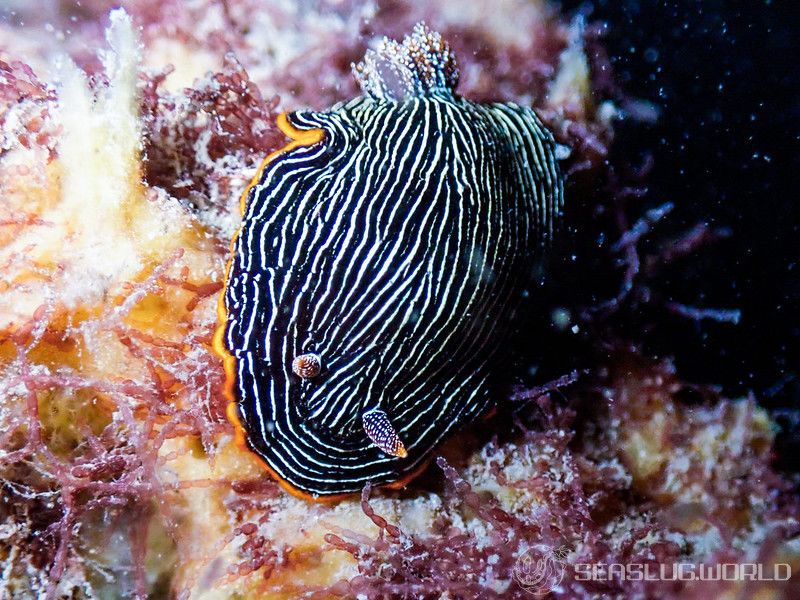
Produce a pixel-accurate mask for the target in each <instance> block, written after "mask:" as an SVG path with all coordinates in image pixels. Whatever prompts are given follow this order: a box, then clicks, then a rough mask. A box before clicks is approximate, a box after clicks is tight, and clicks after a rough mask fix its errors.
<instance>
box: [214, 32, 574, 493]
mask: <svg viewBox="0 0 800 600" xmlns="http://www.w3.org/2000/svg"><path fill="white" fill-rule="evenodd" d="M355 75H356V78H357V79H358V81H359V83H360V84H361V87H362V90H363V91H364V96H362V97H359V98H356V99H354V100H351V101H348V102H344V103H341V104H338V105H336V106H334V107H332V108H331V109H329V110H327V111H322V112H313V111H297V112H294V113H291V114H285V115H282V116H281V117H280V118H279V120H278V123H279V126H280V127H281V129H282V130H283V131H284V132H285V133H287V134H288V135H289V136H290V137H291V138H292V139H293V141H292V143H290V144H289V145H288V146H287V147H286V148H284V149H282V150H281V151H279V152H277V153H274V154H273V155H271V156H270V157H268V159H267V160H265V163H264V165H263V167H262V169H261V170H260V171H259V173H258V175H257V176H256V178H255V179H254V181H253V183H252V184H251V186H250V188H249V189H248V191H247V192H246V195H245V197H244V202H243V223H242V227H241V230H240V232H239V233H238V235H237V236H236V237H235V239H234V242H233V245H232V258H231V261H230V264H229V268H228V275H227V285H226V289H225V291H224V293H223V295H222V297H221V301H220V317H221V321H222V325H221V326H220V329H219V331H218V333H217V337H216V339H215V346H216V348H217V350H218V352H220V354H221V355H222V356H223V358H224V359H225V367H226V373H227V376H228V381H227V384H228V389H227V393H228V395H229V397H230V400H231V404H230V407H229V411H228V412H229V416H230V418H231V420H232V421H233V422H234V424H236V425H237V430H238V435H239V438H240V442H241V443H243V444H246V446H247V447H248V448H249V449H250V450H251V451H252V452H254V453H255V454H256V455H257V456H258V457H259V458H260V459H261V460H262V462H263V463H264V465H265V466H266V467H267V468H268V470H269V471H270V472H271V473H272V474H273V475H274V476H276V477H277V478H278V480H279V481H280V482H281V483H282V484H283V485H284V487H286V488H287V489H288V490H289V491H291V492H293V493H295V494H297V495H301V496H303V497H309V498H331V497H336V496H338V495H341V494H347V493H352V492H357V491H359V490H360V489H361V488H362V487H363V486H364V485H365V484H366V483H367V482H372V483H374V484H391V483H394V484H395V485H400V484H402V483H404V482H405V481H407V480H408V479H410V477H412V476H413V475H414V474H415V473H417V472H418V471H419V470H420V468H421V467H423V466H424V465H425V463H426V461H427V459H428V458H429V457H430V454H431V452H432V450H433V449H434V448H436V446H437V445H438V444H440V443H441V442H442V441H443V440H444V439H445V438H446V437H447V436H448V435H450V434H452V433H453V432H454V431H456V430H457V429H458V428H459V427H461V426H463V425H464V424H467V423H469V422H470V421H472V420H474V419H475V418H476V417H477V416H478V415H480V414H481V413H483V412H485V411H486V410H487V409H488V408H490V407H491V406H492V399H491V396H490V394H489V386H488V380H489V375H490V373H491V372H492V370H493V369H494V368H495V367H496V365H497V362H498V359H499V358H502V356H503V351H504V350H505V349H506V347H507V345H508V340H509V337H510V335H511V332H512V330H513V329H514V322H515V311H516V310H517V308H518V306H519V303H520V301H521V299H522V298H523V296H524V295H525V293H526V292H528V291H529V290H530V289H531V288H532V286H533V285H534V284H535V282H536V275H535V273H534V268H533V264H534V261H535V260H536V259H537V258H538V257H539V256H540V255H541V251H542V249H543V247H544V246H545V244H546V243H547V241H548V240H549V238H550V237H551V236H552V233H553V229H554V228H555V224H556V222H557V218H558V216H559V214H560V211H561V205H562V188H563V185H562V178H561V175H560V172H559V169H558V166H557V164H556V159H555V144H554V141H553V138H552V135H551V134H550V133H549V132H548V131H547V130H546V129H545V128H544V127H543V126H542V124H541V122H540V121H539V119H538V118H537V116H536V114H535V113H534V112H533V110H531V109H529V108H523V107H520V106H517V105H515V104H511V103H493V104H479V103H474V102H471V101H468V100H465V99H464V98H461V97H460V96H458V95H457V94H456V93H455V87H456V84H457V81H458V70H457V68H456V65H455V59H454V57H453V56H452V54H451V52H450V50H449V48H448V46H447V44H446V43H445V42H443V40H442V39H441V37H440V36H439V35H438V34H436V33H433V32H431V31H429V30H428V29H426V28H425V27H424V26H423V25H418V26H416V27H415V28H414V31H413V33H412V34H411V35H410V36H408V37H407V38H406V39H405V40H404V41H403V42H402V43H397V42H392V41H389V40H384V42H383V43H382V44H381V45H380V46H379V47H378V48H377V50H375V51H369V52H368V53H367V56H366V58H365V60H364V61H363V62H362V63H361V64H359V65H358V66H356V67H355Z"/></svg>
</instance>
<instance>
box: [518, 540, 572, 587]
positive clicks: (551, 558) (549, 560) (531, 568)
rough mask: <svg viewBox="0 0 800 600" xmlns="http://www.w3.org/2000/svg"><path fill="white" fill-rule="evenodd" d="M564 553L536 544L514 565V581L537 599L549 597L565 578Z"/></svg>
mask: <svg viewBox="0 0 800 600" xmlns="http://www.w3.org/2000/svg"><path fill="white" fill-rule="evenodd" d="M562 557H563V554H562V553H558V555H557V553H556V552H555V551H553V549H552V548H550V547H549V546H545V545H544V544H536V545H535V546H531V547H530V548H528V550H527V551H526V552H525V553H524V554H522V555H521V556H520V557H519V558H518V559H517V562H516V564H515V565H514V570H513V574H514V579H516V580H517V583H518V584H519V586H520V587H521V588H522V589H524V590H525V591H526V592H529V593H531V594H533V595H534V596H536V597H537V598H543V597H544V596H547V595H548V594H549V593H550V592H551V591H553V590H554V589H555V587H556V586H557V585H558V584H559V583H561V580H562V579H563V578H564V563H563V562H561V558H562Z"/></svg>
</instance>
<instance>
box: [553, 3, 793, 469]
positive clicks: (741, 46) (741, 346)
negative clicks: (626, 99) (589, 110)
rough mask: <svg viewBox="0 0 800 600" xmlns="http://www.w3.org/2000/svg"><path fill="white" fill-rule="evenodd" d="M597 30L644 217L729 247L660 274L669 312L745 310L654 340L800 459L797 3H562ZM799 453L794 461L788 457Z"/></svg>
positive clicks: (673, 328)
mask: <svg viewBox="0 0 800 600" xmlns="http://www.w3.org/2000/svg"><path fill="white" fill-rule="evenodd" d="M562 6H563V8H564V10H565V12H567V13H573V14H577V13H579V12H580V13H583V14H585V15H587V20H588V21H589V22H598V21H599V22H605V23H606V24H607V35H606V39H605V45H606V47H607V49H608V51H609V54H610V55H611V59H612V62H613V64H614V67H615V69H616V75H617V77H618V79H619V80H620V82H621V83H622V85H623V86H624V88H625V90H626V91H627V92H628V93H630V94H632V95H634V96H637V97H639V98H642V99H644V100H647V101H649V102H652V103H653V104H654V105H656V106H657V107H658V108H659V109H660V118H659V119H658V121H657V122H656V123H654V124H651V125H643V124H641V123H624V122H623V123H621V124H620V125H619V127H618V132H619V135H618V137H617V141H616V148H617V151H618V152H620V151H621V152H624V153H626V154H629V155H631V156H636V155H637V154H639V153H646V152H651V153H652V155H653V158H654V169H653V171H652V174H651V176H650V177H649V178H648V183H649V192H648V196H647V198H646V199H645V206H648V205H650V206H655V205H656V204H660V203H662V202H665V201H671V202H674V203H675V205H676V208H675V211H674V212H673V214H672V215H671V217H670V219H671V221H672V223H673V225H674V224H676V223H677V224H682V225H684V226H686V227H689V226H691V225H692V224H694V223H695V222H697V221H705V222H708V223H710V224H712V225H715V226H725V227H729V228H731V230H732V233H733V235H732V237H731V238H730V239H728V240H726V241H725V242H723V243H721V244H718V245H717V246H716V247H713V248H711V249H709V250H707V251H706V252H705V253H704V255H703V258H702V259H699V260H697V261H695V262H694V263H692V264H690V265H688V266H686V267H685V268H684V269H683V270H682V271H680V272H678V273H675V274H672V275H667V277H669V278H671V279H674V280H673V281H666V282H664V283H665V286H666V288H665V289H668V290H670V295H671V297H672V299H673V300H675V301H677V302H683V303H687V304H697V305H702V306H712V307H729V308H738V309H740V310H741V314H742V317H741V321H740V322H739V324H738V325H730V324H720V323H714V322H712V321H702V322H700V323H696V322H692V321H689V320H684V319H678V318H676V319H674V323H670V326H669V327H666V328H662V329H661V333H658V334H656V335H655V337H654V338H653V339H652V340H651V341H650V344H651V346H652V348H653V349H654V350H655V351H656V352H662V353H664V354H665V355H670V356H674V358H675V361H676V364H677V366H678V368H679V370H680V373H681V375H682V376H683V377H685V378H687V379H689V380H694V381H699V382H709V383H718V384H722V385H724V386H725V389H726V391H727V392H728V393H729V394H731V395H739V394H743V393H746V392H748V391H751V390H752V391H754V392H755V393H756V394H757V396H758V398H759V401H760V402H762V403H763V404H764V405H766V406H769V407H770V408H771V409H774V410H775V411H776V413H775V414H776V415H777V416H778V418H779V420H780V421H781V423H782V424H783V425H784V427H785V429H786V431H785V434H784V436H783V443H784V444H788V446H786V447H785V448H786V450H787V452H785V454H788V450H789V449H790V447H791V448H794V450H800V433H799V432H800V423H799V422H798V421H799V419H798V416H797V414H798V410H800V207H799V206H798V205H799V204H800V193H799V191H798V189H799V188H798V183H800V69H799V68H798V65H797V61H798V60H800V26H799V25H798V23H799V22H800V17H798V15H800V8H798V7H797V6H796V4H795V3H793V2H789V1H787V2H766V1H764V0H751V1H749V2H732V1H731V2H725V1H721V0H695V1H691V0H681V1H672V2H634V1H630V0H628V1H621V0H596V1H594V2H588V3H587V2H571V1H566V2H563V3H562ZM791 453H792V454H795V452H794V451H792V452H791ZM795 466H797V465H795Z"/></svg>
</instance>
